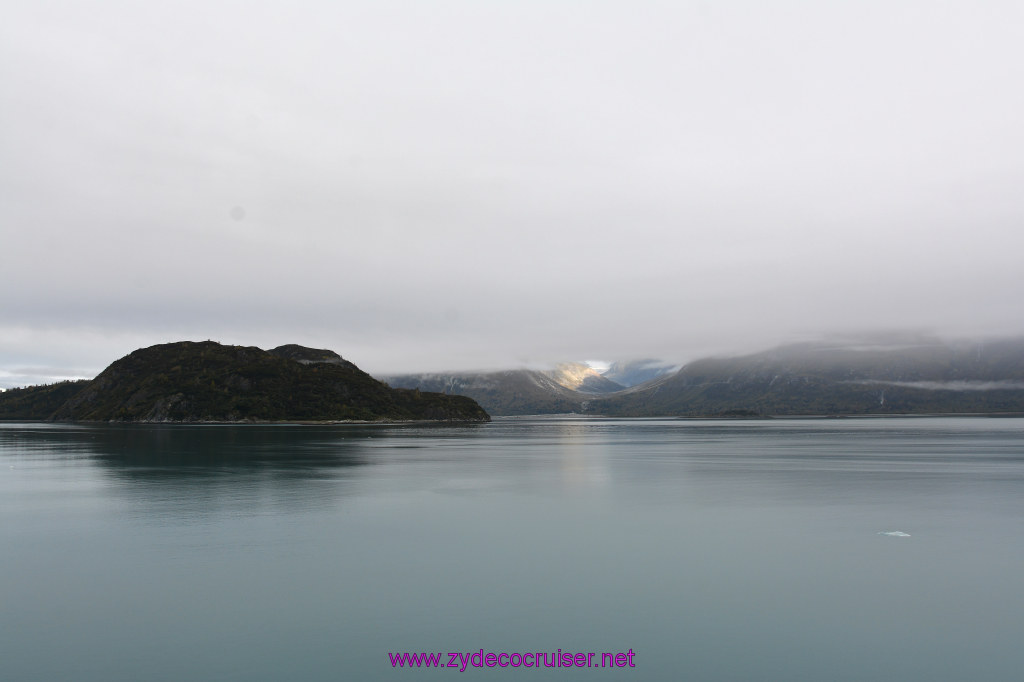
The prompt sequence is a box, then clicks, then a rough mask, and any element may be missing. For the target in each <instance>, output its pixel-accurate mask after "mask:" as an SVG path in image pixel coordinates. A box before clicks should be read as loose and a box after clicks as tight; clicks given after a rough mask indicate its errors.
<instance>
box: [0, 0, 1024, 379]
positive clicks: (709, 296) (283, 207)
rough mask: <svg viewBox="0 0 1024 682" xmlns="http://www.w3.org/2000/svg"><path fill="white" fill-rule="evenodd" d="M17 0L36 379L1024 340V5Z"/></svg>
mask: <svg viewBox="0 0 1024 682" xmlns="http://www.w3.org/2000/svg"><path fill="white" fill-rule="evenodd" d="M5 9H6V11H5V20H4V22H3V24H2V25H0V83H2V85H3V87H0V158H2V159H3V162H2V163H0V386H14V385H23V384H25V383H38V382H40V381H48V380H53V379H55V378H63V377H72V376H85V377H91V376H94V375H95V374H96V373H97V372H98V371H100V370H101V369H102V368H103V367H104V366H106V364H108V363H109V362H111V361H112V360H114V359H116V358H118V357H121V356H123V355H125V354H127V353H129V352H131V351H132V350H134V349H135V348H138V347H141V346H146V345H151V344H155V343H164V342H170V341H177V340H185V339H191V340H205V339H213V340H216V341H220V342H223V343H233V344H242V345H256V346H260V347H262V348H270V347H273V346H276V345H280V344H284V343H299V344H302V345H307V346H312V347H323V348H331V349H333V350H335V351H337V352H339V353H341V354H342V355H343V356H344V357H345V358H346V359H349V360H351V361H353V362H355V363H356V364H358V365H359V366H360V367H362V368H363V369H365V370H367V371H370V372H372V373H377V374H385V373H398V372H413V371H439V370H484V369H499V368H507V367H517V366H527V365H529V366H534V365H543V364H553V363H554V362H558V361H564V360H578V359H582V358H594V359H599V360H603V361H609V362H610V361H613V360H625V359H630V358H659V359H663V360H665V361H666V362H672V363H682V362H685V361H687V360H692V359H694V358H697V357H700V356H703V355H708V354H719V355H720V354H729V353H740V352H750V351H756V350H760V349H763V348H765V347H768V346H772V345H775V344H778V343H783V342H787V341H794V340H807V339H812V338H819V337H821V336H822V335H826V334H850V333H858V332H862V331H867V330H875V329H886V330H893V329H910V330H924V331H927V332H929V333H934V334H938V335H943V336H961V337H962V336H971V337H983V336H990V335H1007V334H1021V333H1024V316H1022V315H1021V314H1020V312H1021V307H1020V293H1021V291H1024V274H1022V273H1024V270H1022V269H1021V268H1020V266H1019V254H1020V253H1021V250H1022V246H1024V244H1022V241H1024V238H1022V237H1021V236H1020V235H1021V231H1020V225H1021V224H1022V218H1024V195H1022V193H1021V192H1020V187H1021V186H1024V161H1022V159H1024V129H1022V127H1021V126H1020V124H1019V122H1020V120H1022V119H1024V91H1022V89H1021V88H1020V87H1019V84H1020V82H1021V81H1022V79H1024V66H1022V65H1024V7H1022V6H1021V5H1020V3H1014V2H972V3H967V2H900V3H881V2H877V3H876V2H867V3H857V4H842V5H840V4H837V3H827V4H819V5H808V4H805V3H796V2H780V3H772V4H771V6H764V5H763V3H753V2H715V3H710V2H708V3H703V2H690V3H687V2H680V3H662V2H639V3H636V2H632V3H628V4H627V3H624V2H602V3H575V2H557V3H550V2H549V3H538V2H521V3H514V4H513V3H484V4H481V3H476V2H468V1H466V2H458V1H446V2H432V3H412V2H374V3H368V2H308V1H306V2H297V3H291V4H289V5H288V6H284V5H279V6H270V7H267V6H253V5H252V3H242V2H216V1H214V2H208V1H207V2H202V3H199V2H194V1H192V0H186V1H184V2H179V3H174V4H173V5H160V4H155V5H154V4H153V3H149V4H145V5H140V4H139V3H129V2H111V1H104V2H100V3H98V4H92V5H88V6H86V5H81V4H78V3H72V2H62V1H60V0H58V1H55V2H37V3H21V4H20V5H12V6H10V7H7V8H5Z"/></svg>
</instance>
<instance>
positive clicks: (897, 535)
mask: <svg viewBox="0 0 1024 682" xmlns="http://www.w3.org/2000/svg"><path fill="white" fill-rule="evenodd" d="M878 534H879V535H888V536H889V537H891V538H909V537H910V533H904V532H903V531H901V530H883V531H879V533H878Z"/></svg>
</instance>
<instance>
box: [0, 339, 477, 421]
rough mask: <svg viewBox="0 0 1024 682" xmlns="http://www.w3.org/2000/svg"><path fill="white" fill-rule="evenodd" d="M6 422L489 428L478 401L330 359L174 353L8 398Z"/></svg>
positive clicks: (284, 351)
mask: <svg viewBox="0 0 1024 682" xmlns="http://www.w3.org/2000/svg"><path fill="white" fill-rule="evenodd" d="M0 419H8V420H9V419H28V420H52V421H118V422H275V421H419V420H430V421H488V420H489V419H490V417H489V416H488V414H487V413H486V412H485V411H484V410H483V408H481V407H480V406H479V405H478V404H477V403H476V402H475V401H474V400H473V399H471V398H467V397H465V396H455V395H443V394H440V393H428V392H423V391H419V390H415V389H411V390H407V389H393V388H390V387H389V386H387V385H386V384H383V383H381V382H379V381H377V380H376V379H374V378H373V377H371V376H370V375H369V374H367V373H366V372H363V371H362V370H360V369H359V368H358V367H356V366H355V365H354V364H352V363H351V362H348V361H347V360H344V359H342V357H341V356H340V355H338V354H337V353H334V352H333V351H329V350H318V349H312V348H304V347H302V346H297V345H287V346H280V347H278V348H274V349H272V350H269V351H265V350H261V349H259V348H256V347H252V346H226V345H222V344H219V343H215V342H213V341H204V342H191V341H182V342H178V343H167V344H161V345H157V346H150V347H149V348H142V349H140V350H137V351H135V352H133V353H131V354H129V355H127V356H125V357H123V358H121V359H120V360H117V361H115V362H114V363H112V364H111V365H110V366H109V367H107V368H106V369H105V370H103V372H101V373H100V374H99V376H97V377H96V378H95V379H93V380H91V381H75V382H70V381H69V382H61V383H57V384H51V385H47V386H32V387H28V388H20V389H11V390H9V391H6V392H4V393H0Z"/></svg>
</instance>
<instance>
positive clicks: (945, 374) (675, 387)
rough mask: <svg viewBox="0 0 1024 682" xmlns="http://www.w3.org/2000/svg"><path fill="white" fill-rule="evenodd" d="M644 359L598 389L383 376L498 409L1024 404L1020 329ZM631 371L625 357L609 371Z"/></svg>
mask: <svg viewBox="0 0 1024 682" xmlns="http://www.w3.org/2000/svg"><path fill="white" fill-rule="evenodd" d="M614 366H615V365H613V367H614ZM645 366H646V367H647V368H650V369H655V372H654V376H653V378H650V379H648V380H647V381H645V382H643V383H640V384H636V385H633V386H630V387H628V388H625V389H622V390H619V391H615V392H605V393H593V392H591V393H585V392H583V391H580V390H574V389H573V384H572V382H569V381H564V382H562V383H560V382H559V381H556V380H555V379H554V378H553V377H552V375H551V374H550V373H544V372H538V371H535V370H510V371H506V372H491V373H467V374H432V375H404V376H401V377H389V378H388V381H389V382H391V383H392V384H393V385H396V386H405V387H409V388H413V387H417V386H418V387H420V388H421V389H423V390H436V391H442V392H447V393H456V394H461V395H467V396H471V397H472V398H474V399H475V400H477V401H478V402H479V403H480V404H481V405H483V406H484V408H485V409H487V410H488V411H489V412H491V413H492V414H495V415H517V414H551V413H567V412H575V413H582V414H595V415H607V416H623V417H626V416H628V417H654V416H774V415H832V414H851V415H856V414H923V413H951V414H956V413H1015V412H1022V413H1024V339H1000V340H990V341H985V342H980V343H944V342H941V341H938V340H935V339H927V338H924V339H922V338H914V339H910V340H907V339H901V340H896V341H890V342H886V343H880V342H864V343H858V344H837V343H831V342H822V343H804V344H792V345H788V346H781V347H778V348H774V349H771V350H768V351H764V352H761V353H754V354H751V355H745V356H739V357H729V358H705V359H702V360H697V361H694V362H691V363H688V364H686V365H684V366H683V367H682V368H680V369H678V370H677V371H675V372H672V373H667V374H666V373H664V368H666V367H667V365H666V363H660V365H659V363H657V362H656V361H654V362H652V361H639V363H635V364H634V366H633V368H632V369H633V370H635V369H644V368H645ZM658 368H661V372H660V373H659V371H657V369H658ZM628 371H631V370H630V368H629V365H628V364H626V363H624V364H623V365H621V366H620V373H619V374H612V376H620V377H622V376H623V373H621V372H628ZM608 374H609V372H606V373H605V378H607V377H608ZM639 376H641V375H639V374H638V373H636V372H634V373H633V374H632V377H633V378H638V377H639ZM628 380H631V379H625V378H624V381H628ZM566 384H569V385H568V386H567V385H566Z"/></svg>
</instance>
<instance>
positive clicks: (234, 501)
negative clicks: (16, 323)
mask: <svg viewBox="0 0 1024 682" xmlns="http://www.w3.org/2000/svg"><path fill="white" fill-rule="evenodd" d="M1021 642H1024V419H1017V418H910V417H907V418H876V419H816V420H814V419H787V420H751V421H701V420H673V419H649V420H611V419H600V418H575V417H559V418H508V419H497V420H495V421H494V422H493V423H490V424H478V425H466V426H425V425H396V426H367V425H362V426H354V425H348V426H254V425H248V426H224V425H201V426H182V425H167V426H162V425H68V424H35V423H33V424H15V423H4V424H0V680H12V681H14V680H17V681H25V682H28V681H34V680H39V681H41V682H42V681H45V682H55V681H60V680H74V681H76V682H119V681H125V682H128V681H131V682H137V681H139V680H168V681H170V680H173V681H175V682H181V681H185V680H189V681H203V680H233V681H234V680H237V681H239V682H242V681H244V682H259V681H263V680H266V681H270V680H273V681H275V682H276V681H280V680H312V681H320V680H377V679H405V680H411V679H489V680H524V679H528V680H533V679H603V680H630V679H635V680H694V681H702V680H729V681H737V680H780V681H783V680H785V681H789V682H792V681H796V680H830V681H843V680H874V681H878V680H900V681H903V682H906V681H913V680H921V681H928V682H940V681H944V680H949V681H953V680H956V681H958V682H959V681H962V680H972V681H978V680H1011V679H1020V675H1021V671H1022V670H1024V646H1022V645H1021ZM559 649H561V650H562V651H563V652H571V653H577V652H584V653H587V652H595V653H596V654H597V656H596V658H595V660H598V661H599V660H600V654H601V653H603V652H610V653H619V652H627V651H630V650H631V651H632V652H633V654H634V656H633V662H634V664H635V667H628V666H627V667H621V668H619V667H616V668H600V667H597V668H575V667H574V668H567V667H555V668H550V667H544V666H541V667H525V666H519V667H512V666H507V667H499V666H495V667H487V666H482V667H476V666H469V667H468V668H467V669H466V671H465V672H460V669H459V668H445V669H441V670H433V669H431V670H427V669H422V668H421V669H419V670H415V669H413V670H409V669H408V668H406V667H402V668H400V669H396V668H393V666H392V663H391V660H390V658H389V653H392V654H397V653H403V652H409V653H419V652H441V653H443V654H444V656H443V658H442V663H443V664H447V663H448V662H449V660H450V657H449V656H448V652H464V653H466V654H468V653H471V652H479V651H480V650H483V651H484V653H488V652H493V653H495V654H497V653H501V652H506V653H512V652H519V653H525V652H547V653H548V654H549V655H550V654H551V653H554V652H557V650H559ZM521 660H522V659H521ZM531 660H533V657H531Z"/></svg>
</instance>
